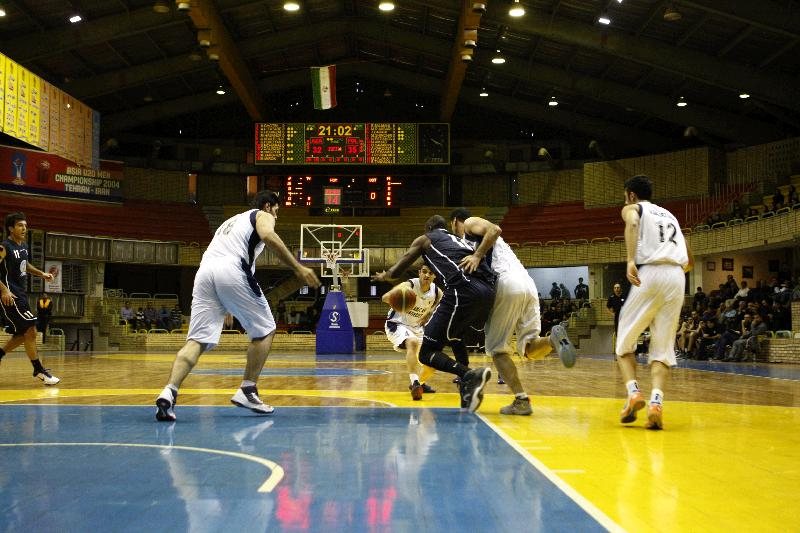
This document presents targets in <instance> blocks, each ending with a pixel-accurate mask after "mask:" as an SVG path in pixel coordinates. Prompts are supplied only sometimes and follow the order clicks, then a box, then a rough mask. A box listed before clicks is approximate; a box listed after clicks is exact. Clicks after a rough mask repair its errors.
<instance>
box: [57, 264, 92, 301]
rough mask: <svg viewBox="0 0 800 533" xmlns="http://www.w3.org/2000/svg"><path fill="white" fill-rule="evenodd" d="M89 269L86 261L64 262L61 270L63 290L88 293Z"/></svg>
mask: <svg viewBox="0 0 800 533" xmlns="http://www.w3.org/2000/svg"><path fill="white" fill-rule="evenodd" d="M88 269H89V266H88V265H87V264H86V263H64V265H63V266H62V270H61V291H62V292H71V293H77V294H86V292H87V285H88V280H87V278H88Z"/></svg>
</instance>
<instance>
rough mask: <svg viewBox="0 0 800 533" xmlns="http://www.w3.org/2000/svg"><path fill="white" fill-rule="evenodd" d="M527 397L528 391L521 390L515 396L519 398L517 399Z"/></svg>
mask: <svg viewBox="0 0 800 533" xmlns="http://www.w3.org/2000/svg"><path fill="white" fill-rule="evenodd" d="M527 397H528V395H527V394H526V393H524V392H519V393H517V394H515V395H514V398H517V399H520V400H524V399H525V398H527Z"/></svg>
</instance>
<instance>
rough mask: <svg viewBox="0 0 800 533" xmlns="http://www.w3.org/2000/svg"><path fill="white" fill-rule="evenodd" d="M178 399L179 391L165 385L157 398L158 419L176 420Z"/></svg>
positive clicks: (161, 420)
mask: <svg viewBox="0 0 800 533" xmlns="http://www.w3.org/2000/svg"><path fill="white" fill-rule="evenodd" d="M177 401H178V393H177V392H175V391H174V390H172V389H170V388H169V387H164V390H162V391H161V394H159V395H158V398H157V399H156V420H158V421H159V422H175V420H177V417H176V416H175V404H176V403H177Z"/></svg>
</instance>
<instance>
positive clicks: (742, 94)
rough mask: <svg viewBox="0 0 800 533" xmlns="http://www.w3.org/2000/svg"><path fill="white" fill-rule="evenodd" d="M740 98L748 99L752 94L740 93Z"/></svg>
mask: <svg viewBox="0 0 800 533" xmlns="http://www.w3.org/2000/svg"><path fill="white" fill-rule="evenodd" d="M739 98H741V99H742V100H746V99H748V98H750V95H749V94H747V93H740V94H739Z"/></svg>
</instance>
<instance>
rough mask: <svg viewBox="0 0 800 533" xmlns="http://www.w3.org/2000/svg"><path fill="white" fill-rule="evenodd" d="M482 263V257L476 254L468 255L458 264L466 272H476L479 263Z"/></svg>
mask: <svg viewBox="0 0 800 533" xmlns="http://www.w3.org/2000/svg"><path fill="white" fill-rule="evenodd" d="M480 264H481V258H480V257H478V256H477V255H475V254H472V255H468V256H467V257H465V258H464V259H462V260H461V262H460V263H459V264H458V267H459V268H461V269H463V270H464V272H466V273H467V274H469V273H470V272H475V270H476V269H477V268H478V265H480Z"/></svg>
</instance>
